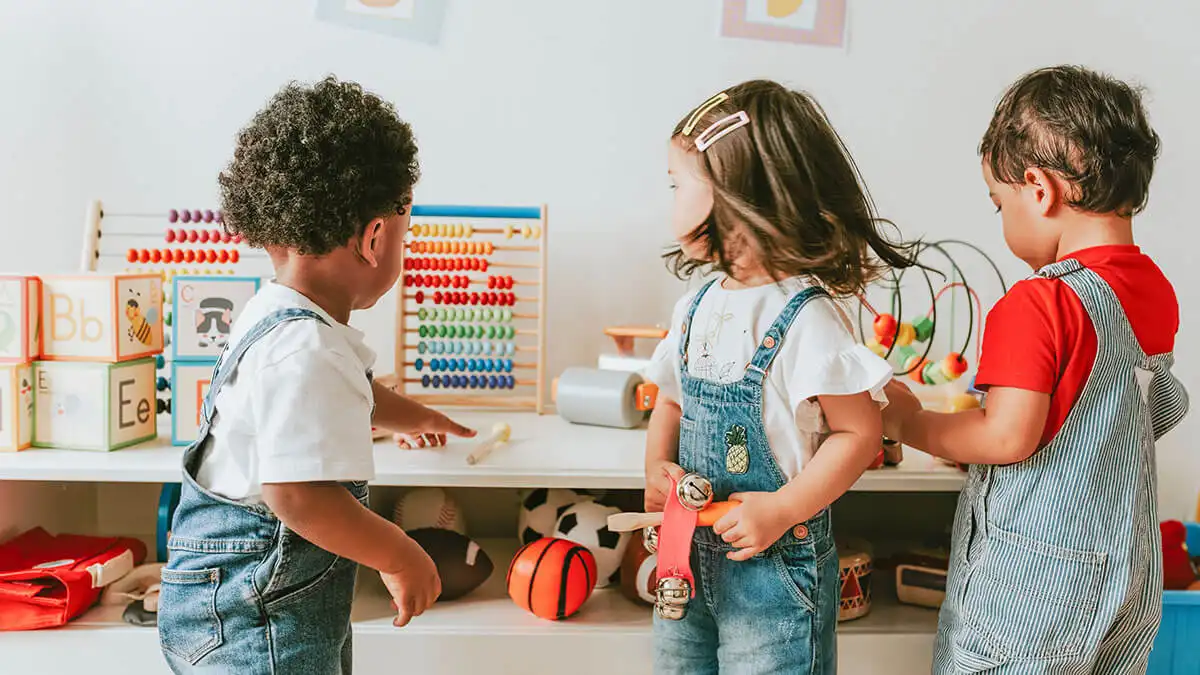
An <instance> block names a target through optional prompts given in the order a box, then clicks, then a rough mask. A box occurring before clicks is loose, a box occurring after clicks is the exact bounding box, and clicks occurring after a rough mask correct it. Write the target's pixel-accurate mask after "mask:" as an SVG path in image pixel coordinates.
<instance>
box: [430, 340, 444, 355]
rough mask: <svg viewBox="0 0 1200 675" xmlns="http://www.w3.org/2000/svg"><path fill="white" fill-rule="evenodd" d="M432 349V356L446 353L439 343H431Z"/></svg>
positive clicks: (442, 345)
mask: <svg viewBox="0 0 1200 675" xmlns="http://www.w3.org/2000/svg"><path fill="white" fill-rule="evenodd" d="M433 347H434V350H433V353H434V354H445V353H446V345H445V344H443V343H441V342H435V343H433Z"/></svg>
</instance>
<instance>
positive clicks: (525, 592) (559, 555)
mask: <svg viewBox="0 0 1200 675" xmlns="http://www.w3.org/2000/svg"><path fill="white" fill-rule="evenodd" d="M507 585H508V595H509V597H511V598H512V599H513V602H515V603H517V605H518V606H519V607H521V608H522V609H524V610H526V611H528V612H530V613H532V614H534V615H535V616H538V617H540V618H543V619H547V620H550V621H560V620H562V619H565V618H567V617H569V616H571V615H572V614H574V613H575V612H578V611H579V608H580V607H582V606H583V603H585V602H587V599H588V598H589V597H591V595H592V590H594V589H595V587H596V559H595V557H593V556H592V554H591V552H590V551H588V550H587V549H586V548H585V547H583V546H580V545H579V544H576V543H575V542H572V541H567V540H565V539H554V538H551V537H546V538H544V539H539V540H537V541H535V542H533V543H532V544H526V545H525V546H524V547H523V548H522V549H521V550H520V551H517V554H516V555H515V556H513V559H512V563H511V564H510V565H509V567H508V579H507Z"/></svg>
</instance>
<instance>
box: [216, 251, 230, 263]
mask: <svg viewBox="0 0 1200 675" xmlns="http://www.w3.org/2000/svg"><path fill="white" fill-rule="evenodd" d="M217 262H221V263H227V262H229V251H226V250H225V249H221V252H220V253H218V254H217Z"/></svg>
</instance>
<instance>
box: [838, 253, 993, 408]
mask: <svg viewBox="0 0 1200 675" xmlns="http://www.w3.org/2000/svg"><path fill="white" fill-rule="evenodd" d="M953 247H962V248H966V249H968V250H969V251H972V252H974V253H975V254H977V255H978V256H980V257H982V258H983V259H984V260H985V261H986V262H987V263H988V265H989V266H991V268H992V270H993V271H994V272H995V275H996V278H997V280H998V281H999V289H998V290H999V293H998V294H997V295H996V297H997V298H999V297H1000V296H1002V295H1003V294H1004V293H1006V292H1007V291H1008V286H1007V284H1006V282H1005V280H1004V275H1003V274H1001V272H1000V268H999V267H998V266H997V265H996V263H995V262H994V261H993V260H992V259H991V258H990V257H989V256H988V255H987V254H986V253H984V252H983V251H982V250H981V249H980V248H979V247H977V246H975V245H973V244H970V243H967V242H964V241H959V240H954V239H947V240H942V241H937V242H932V243H922V244H919V245H918V248H917V253H916V258H917V261H918V263H919V266H917V267H914V268H910V269H916V270H918V271H919V272H920V273H921V275H922V277H923V280H924V284H922V285H923V286H924V287H925V288H926V289H927V290H928V298H929V306H928V309H927V310H926V311H924V312H923V313H920V314H916V315H914V316H912V318H911V319H910V320H909V321H902V320H900V319H897V317H898V316H899V317H903V316H904V296H905V293H904V290H905V287H904V275H905V273H907V272H908V271H909V270H908V269H906V270H901V271H899V272H897V271H895V270H892V271H891V272H890V273H889V275H888V276H887V277H885V279H884V280H882V281H881V282H879V283H878V284H876V285H875V286H874V287H873V288H871V289H869V290H868V293H867V294H865V295H863V296H860V297H859V309H858V331H859V338H860V339H861V340H862V341H863V343H864V344H865V345H866V346H867V347H868V348H869V349H871V351H873V352H875V353H876V354H878V355H879V356H881V357H883V358H885V359H887V360H888V361H889V362H890V363H892V365H893V368H894V370H895V375H896V376H897V377H904V376H907V377H909V378H910V379H911V380H912V381H913V382H915V383H917V384H920V385H927V386H930V387H936V386H939V385H947V384H950V383H953V382H955V381H957V380H959V379H960V378H962V377H963V376H964V375H965V374H966V373H967V372H968V371H969V370H970V368H971V366H972V364H971V362H970V361H968V359H967V358H966V356H964V355H965V354H968V353H970V350H971V347H972V345H974V347H975V353H974V358H975V363H978V360H979V353H980V349H981V347H982V340H981V339H980V336H981V335H982V333H983V315H984V310H985V308H984V306H983V303H982V302H981V300H980V296H979V291H978V287H977V286H974V285H972V284H970V283H968V281H967V277H966V275H965V274H964V272H963V269H962V267H961V266H960V265H959V264H958V261H957V260H956V259H955V258H954V256H952V255H951V254H950V252H949V249H950V248H953ZM928 253H936V254H938V255H939V256H940V257H941V258H943V259H945V260H946V261H948V262H949V263H950V269H951V272H950V276H949V278H948V279H947V280H946V283H945V284H943V285H942V286H941V288H938V289H936V290H935V285H934V282H933V279H932V278H931V277H930V269H931V268H929V267H926V266H925V265H924V263H922V262H921V258H922V257H923V256H925V255H926V254H928ZM935 274H937V273H936V272H935ZM881 292H882V293H886V294H887V301H886V303H884V302H882V301H878V304H879V305H880V306H882V307H885V308H886V311H880V310H876V309H875V305H873V304H872V303H871V301H870V300H869V299H868V297H867V295H872V294H874V295H876V296H878V295H879V294H880V293H881ZM959 295H965V296H966V304H967V308H966V310H967V311H966V312H965V321H964V320H963V319H962V318H960V315H959V313H958V307H957V305H958V296H959ZM946 302H949V303H950V307H949V317H945V315H944V314H943V319H944V321H939V318H938V314H939V311H938V310H939V306H940V305H942V304H945V303H946ZM864 311H865V312H867V313H869V314H870V315H871V328H872V336H871V337H869V338H868V337H867V336H866V333H865V331H864V330H863V326H862V320H863V314H864ZM964 323H965V328H964V327H963V326H962V324H964ZM939 331H941V332H940V333H939ZM959 331H962V332H961V333H959ZM942 335H944V336H945V339H944V340H943V341H941V342H940V343H939V342H938V338H939V337H940V336H942ZM957 335H961V336H962V339H961V341H960V340H958V339H956V338H957ZM936 344H940V345H942V346H943V347H944V348H945V349H947V350H949V353H947V354H946V355H945V356H941V357H933V356H932V354H933V350H934V348H935V345H936ZM969 389H970V390H971V391H973V389H974V387H973V386H972V387H970V388H969ZM945 398H946V406H945V407H946V408H948V409H950V410H960V409H966V408H970V407H978V405H979V401H978V398H977V397H975V396H974V395H972V394H971V393H968V392H961V391H960V392H957V393H947V394H946V396H945Z"/></svg>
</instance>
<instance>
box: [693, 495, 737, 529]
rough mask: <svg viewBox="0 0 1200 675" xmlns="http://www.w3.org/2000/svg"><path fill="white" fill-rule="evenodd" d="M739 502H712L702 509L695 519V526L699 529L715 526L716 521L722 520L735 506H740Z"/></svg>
mask: <svg viewBox="0 0 1200 675" xmlns="http://www.w3.org/2000/svg"><path fill="white" fill-rule="evenodd" d="M741 505H742V503H741V502H735V501H728V502H713V503H712V504H709V505H708V506H706V507H704V510H703V511H701V512H700V517H699V518H697V519H696V524H697V525H700V526H701V527H712V526H713V525H716V524H717V521H718V520H720V519H722V518H724V517H725V514H727V513H729V512H730V511H732V510H733V507H735V506H741Z"/></svg>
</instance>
